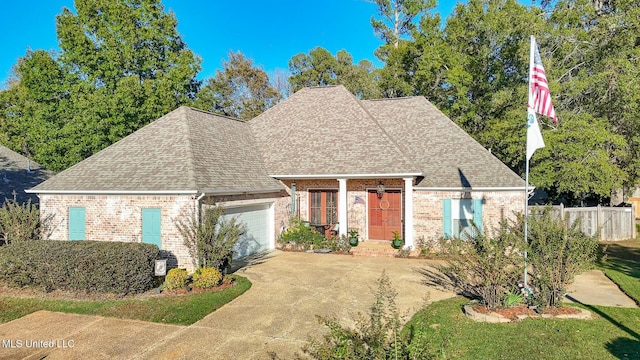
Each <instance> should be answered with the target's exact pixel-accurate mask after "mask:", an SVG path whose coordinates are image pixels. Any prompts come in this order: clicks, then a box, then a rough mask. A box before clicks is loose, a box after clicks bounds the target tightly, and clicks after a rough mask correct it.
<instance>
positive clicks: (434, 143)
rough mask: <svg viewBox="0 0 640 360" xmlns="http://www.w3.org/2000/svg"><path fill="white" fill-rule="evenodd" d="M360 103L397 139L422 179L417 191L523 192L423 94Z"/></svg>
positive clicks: (511, 175) (515, 178) (519, 180)
mask: <svg viewBox="0 0 640 360" xmlns="http://www.w3.org/2000/svg"><path fill="white" fill-rule="evenodd" d="M362 105H363V106H364V108H365V109H367V110H368V111H369V113H370V114H372V115H373V116H374V117H375V118H376V119H377V121H378V123H379V124H380V125H381V126H382V127H384V128H385V129H386V130H387V132H388V133H389V135H391V136H392V137H393V138H395V139H396V140H397V141H398V142H399V143H401V144H402V146H404V147H405V149H406V152H407V153H409V154H410V155H409V156H410V158H411V160H412V161H413V162H414V163H416V164H419V166H420V169H421V170H422V171H423V173H424V178H423V179H422V180H421V181H420V182H419V183H418V184H416V186H417V187H429V188H447V187H449V188H450V187H456V188H496V187H502V188H523V187H524V180H523V179H522V178H521V177H520V176H518V174H516V173H514V172H513V171H512V170H511V169H510V168H509V167H508V166H506V165H505V164H504V163H503V162H502V161H500V160H499V159H498V158H497V157H495V156H494V155H493V154H491V152H489V151H488V150H487V149H485V148H484V147H483V146H482V145H481V144H480V143H478V142H477V141H475V140H474V139H473V138H472V137H471V136H470V135H469V134H467V133H466V132H465V131H464V130H462V129H461V128H460V127H459V126H458V125H456V124H455V123H454V122H453V121H452V120H451V119H449V118H448V117H447V116H446V115H444V114H443V113H442V112H441V111H440V110H438V108H436V107H435V106H434V105H433V104H432V103H430V102H429V101H428V100H427V99H425V98H424V97H422V96H416V97H408V98H396V99H382V100H368V101H362Z"/></svg>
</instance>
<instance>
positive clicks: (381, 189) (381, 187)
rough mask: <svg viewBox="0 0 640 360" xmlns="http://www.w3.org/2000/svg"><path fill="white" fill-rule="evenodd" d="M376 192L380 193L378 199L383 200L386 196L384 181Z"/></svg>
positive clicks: (379, 184)
mask: <svg viewBox="0 0 640 360" xmlns="http://www.w3.org/2000/svg"><path fill="white" fill-rule="evenodd" d="M376 192H377V193H378V199H382V195H384V184H383V183H382V181H380V182H379V183H378V187H377V189H376Z"/></svg>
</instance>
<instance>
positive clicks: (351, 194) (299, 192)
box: [276, 179, 404, 239]
mask: <svg viewBox="0 0 640 360" xmlns="http://www.w3.org/2000/svg"><path fill="white" fill-rule="evenodd" d="M380 181H382V183H383V184H384V186H385V187H386V188H387V189H400V190H401V189H403V187H404V181H403V180H402V179H383V180H380V179H349V180H347V202H348V203H347V222H348V224H347V229H348V230H351V229H355V230H357V231H358V233H359V234H360V239H368V233H367V231H368V229H367V205H366V202H367V191H368V190H375V189H376V187H377V186H378V183H379V182H380ZM292 182H293V181H290V180H286V181H283V184H284V185H285V186H287V188H288V189H290V188H291V184H292ZM295 183H296V198H297V203H298V206H297V213H298V215H299V216H300V218H301V219H303V220H309V190H338V188H339V184H338V180H337V179H318V180H296V181H295ZM290 194H291V193H290V190H289V196H290ZM356 196H358V197H360V198H361V199H363V200H364V204H362V203H356V202H355V200H356ZM287 201H288V202H287V205H286V206H287V208H288V209H290V203H291V199H290V198H289V199H288V200H287ZM277 205H278V204H276V206H277Z"/></svg>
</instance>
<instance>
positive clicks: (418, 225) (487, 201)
mask: <svg viewBox="0 0 640 360" xmlns="http://www.w3.org/2000/svg"><path fill="white" fill-rule="evenodd" d="M413 199H414V203H413V212H414V228H415V235H416V239H418V238H419V237H421V236H424V238H425V239H426V240H435V239H438V238H440V237H441V236H442V234H443V216H442V200H443V199H482V200H483V201H482V224H483V229H484V231H485V232H486V231H492V230H493V229H495V228H497V227H498V225H499V224H500V221H501V220H503V219H509V220H515V218H516V215H517V214H519V213H523V212H524V192H523V191H493V192H491V191H485V192H463V191H421V190H416V191H415V192H414V194H413Z"/></svg>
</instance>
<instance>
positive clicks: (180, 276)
mask: <svg viewBox="0 0 640 360" xmlns="http://www.w3.org/2000/svg"><path fill="white" fill-rule="evenodd" d="M187 280H189V274H187V270H185V269H178V268H174V269H171V270H169V271H168V272H167V276H165V278H164V287H165V288H166V289H167V290H179V289H184V288H185V287H187Z"/></svg>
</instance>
